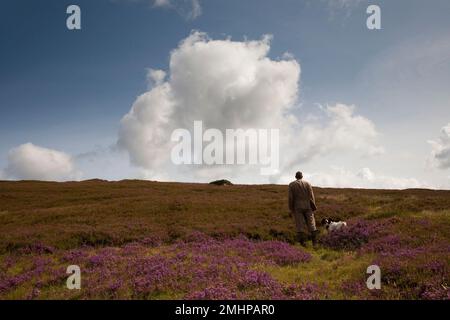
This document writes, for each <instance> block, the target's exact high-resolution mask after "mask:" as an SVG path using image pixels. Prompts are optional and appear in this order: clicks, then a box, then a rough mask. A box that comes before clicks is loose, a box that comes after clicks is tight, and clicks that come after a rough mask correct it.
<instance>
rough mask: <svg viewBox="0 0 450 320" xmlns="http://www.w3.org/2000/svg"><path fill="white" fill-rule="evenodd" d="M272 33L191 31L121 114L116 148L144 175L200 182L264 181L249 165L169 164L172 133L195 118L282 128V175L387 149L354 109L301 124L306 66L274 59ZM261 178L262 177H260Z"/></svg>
mask: <svg viewBox="0 0 450 320" xmlns="http://www.w3.org/2000/svg"><path fill="white" fill-rule="evenodd" d="M270 43H271V36H264V37H263V38H262V39H260V40H256V41H232V40H231V39H224V40H213V39H210V38H209V37H208V36H207V35H206V34H205V33H201V32H193V33H192V34H191V35H190V36H189V37H187V38H186V39H184V40H183V41H182V42H181V43H180V44H179V46H178V47H177V48H176V49H175V50H173V51H172V52H171V54H170V64H169V70H168V72H167V74H166V72H165V71H162V70H152V69H150V71H149V74H148V78H149V79H150V82H151V88H150V89H149V91H148V92H145V93H144V94H142V95H141V96H139V97H138V98H137V99H136V101H135V102H134V104H133V106H132V107H131V110H130V111H129V112H128V113H127V114H126V115H125V116H124V117H123V118H122V120H121V126H120V132H119V139H118V145H119V146H120V147H122V148H124V149H125V150H127V151H128V153H129V156H130V160H131V162H132V164H134V165H136V166H138V167H140V168H142V169H143V176H144V177H145V178H149V179H153V178H155V177H163V178H164V179H167V180H172V179H173V180H180V177H181V176H183V177H186V178H187V179H191V180H194V181H198V180H201V181H203V180H206V181H207V179H212V178H215V177H229V178H233V179H236V181H242V182H248V181H249V180H250V181H253V182H267V177H264V180H258V178H261V177H260V176H259V173H258V172H259V171H256V170H253V169H255V168H254V167H250V166H232V167H230V166H226V165H223V166H200V165H196V166H193V165H190V166H189V165H188V166H176V167H175V166H174V165H173V164H172V163H171V161H170V153H171V148H172V147H173V145H174V143H173V142H172V141H170V137H171V134H172V132H173V130H175V129H177V128H186V129H188V130H189V131H190V132H192V131H193V130H192V127H193V123H194V121H196V120H201V121H203V126H204V130H206V129H208V128H216V129H219V130H221V131H222V132H225V130H226V129H238V128H241V129H249V128H256V129H279V130H280V155H281V156H280V161H281V163H280V169H281V170H280V172H279V174H278V175H275V176H272V177H271V180H270V181H271V182H277V181H278V179H279V178H280V176H281V174H282V173H283V171H285V170H290V169H291V168H292V167H293V166H295V165H298V164H300V163H304V162H307V161H310V160H312V159H313V158H314V157H317V156H320V155H323V154H330V153H331V154H332V153H333V152H342V151H354V152H356V153H358V154H360V155H375V154H378V153H381V152H382V151H383V149H382V148H381V147H380V146H379V145H378V144H377V136H378V133H377V131H376V129H375V126H374V124H373V123H372V122H371V121H370V120H368V119H367V118H365V117H363V116H360V115H357V114H356V110H355V107H354V106H348V105H344V104H337V105H333V106H327V107H326V108H324V109H323V110H322V117H321V118H318V119H316V120H311V119H308V121H300V120H299V119H298V118H297V116H295V112H296V111H297V108H296V105H297V98H298V93H299V92H298V91H299V80H300V65H299V63H298V62H297V61H296V60H294V59H293V57H292V56H289V55H285V56H284V58H283V59H281V60H272V59H270V58H269V57H268V53H269V50H270ZM261 179H262V178H261Z"/></svg>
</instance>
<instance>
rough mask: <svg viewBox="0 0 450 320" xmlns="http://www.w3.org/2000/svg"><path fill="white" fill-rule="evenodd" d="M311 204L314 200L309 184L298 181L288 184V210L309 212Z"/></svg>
mask: <svg viewBox="0 0 450 320" xmlns="http://www.w3.org/2000/svg"><path fill="white" fill-rule="evenodd" d="M311 203H313V204H314V203H315V199H314V193H313V190H312V187H311V185H310V184H309V182H307V181H304V180H302V179H298V180H296V181H293V182H291V183H290V184H289V210H291V211H296V210H311V209H312V208H311Z"/></svg>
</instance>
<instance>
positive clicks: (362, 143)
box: [295, 103, 384, 163]
mask: <svg viewBox="0 0 450 320" xmlns="http://www.w3.org/2000/svg"><path fill="white" fill-rule="evenodd" d="M322 110H323V111H324V113H325V115H326V117H327V118H326V120H325V123H324V122H323V121H320V119H316V120H314V119H311V118H309V119H307V121H305V122H304V124H303V125H302V126H301V128H300V131H299V134H298V136H297V137H298V140H299V142H300V143H298V148H299V149H298V150H299V153H298V157H297V159H295V160H296V161H297V162H300V163H301V162H305V161H308V160H311V159H312V158H314V157H316V156H322V155H326V154H330V153H333V152H338V151H346V150H347V151H356V152H358V153H359V154H361V155H365V156H373V155H378V154H382V153H383V152H384V149H383V147H381V146H380V145H379V144H378V143H377V138H378V135H379V134H378V132H377V130H376V128H375V125H374V124H373V123H372V122H371V121H370V120H369V119H367V118H365V117H363V116H360V115H356V114H355V106H353V105H350V106H349V105H345V104H342V103H338V104H336V105H334V106H327V107H326V108H322Z"/></svg>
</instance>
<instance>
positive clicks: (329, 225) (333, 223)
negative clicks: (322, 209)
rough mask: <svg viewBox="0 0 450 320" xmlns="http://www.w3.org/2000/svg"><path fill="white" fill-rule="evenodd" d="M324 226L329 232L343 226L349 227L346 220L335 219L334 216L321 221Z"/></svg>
mask: <svg viewBox="0 0 450 320" xmlns="http://www.w3.org/2000/svg"><path fill="white" fill-rule="evenodd" d="M321 224H322V226H324V227H325V229H326V230H327V231H328V232H333V231H337V230H340V229H343V228H346V227H347V222H345V221H340V220H335V219H332V218H324V219H322V221H321Z"/></svg>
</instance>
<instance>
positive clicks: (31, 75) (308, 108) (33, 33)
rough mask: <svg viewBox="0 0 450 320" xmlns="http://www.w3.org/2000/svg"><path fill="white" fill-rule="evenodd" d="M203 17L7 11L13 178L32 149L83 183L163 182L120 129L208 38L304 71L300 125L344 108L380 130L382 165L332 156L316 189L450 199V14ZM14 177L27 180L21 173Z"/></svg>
mask: <svg viewBox="0 0 450 320" xmlns="http://www.w3.org/2000/svg"><path fill="white" fill-rule="evenodd" d="M198 3H199V4H200V6H201V14H200V15H199V16H198V17H196V18H195V19H192V18H190V17H188V13H189V12H190V10H191V9H192V6H191V4H192V2H191V1H190V0H186V1H184V0H179V1H177V0H172V3H171V4H170V5H168V6H155V5H154V3H153V1H150V0H145V1H144V0H142V1H140V0H114V1H113V0H95V1H83V0H77V1H72V2H68V1H59V0H41V1H22V0H14V1H12V0H6V1H2V9H1V10H0V41H1V42H0V43H1V50H0V136H1V137H2V139H1V140H0V168H8V166H9V167H12V165H11V164H10V163H9V162H8V161H12V160H11V159H9V158H8V154H9V152H10V150H12V149H14V148H16V147H18V146H20V145H22V144H24V143H27V142H30V143H32V144H34V145H36V146H41V147H45V148H48V149H51V150H58V151H61V152H64V153H66V154H68V155H70V156H71V157H73V162H74V166H76V167H77V169H76V171H77V172H78V173H79V175H77V177H79V178H81V179H86V178H93V177H100V178H105V179H122V178H129V177H138V178H157V177H158V175H157V176H154V177H153V176H151V175H150V176H148V174H143V173H142V172H141V171H142V170H141V169H145V170H146V171H148V170H150V171H152V169H153V168H142V165H141V166H139V165H138V166H136V163H133V161H132V162H131V163H130V161H129V158H133V156H132V155H130V154H128V153H129V152H130V150H129V149H128V150H125V151H123V150H122V151H117V150H116V148H115V147H114V146H115V144H116V142H117V140H118V132H119V130H120V127H121V124H120V120H121V118H122V117H123V116H124V115H125V114H127V113H128V112H129V111H130V108H131V106H132V105H133V103H134V102H135V100H136V98H137V97H138V96H139V95H141V94H143V93H145V92H147V91H149V90H151V88H150V85H149V83H148V80H147V72H148V68H152V69H161V70H164V71H165V72H167V73H168V74H169V75H170V73H171V70H170V66H169V62H170V53H171V52H172V51H173V50H175V49H176V48H178V46H179V43H180V41H182V40H183V39H186V38H187V37H189V35H190V34H191V33H192V31H193V30H199V31H201V32H205V33H207V35H208V37H209V38H210V39H219V40H223V39H227V38H228V37H230V38H231V40H232V41H236V42H245V41H246V39H248V40H259V39H261V38H262V37H263V35H265V34H270V35H272V36H273V38H272V40H271V42H270V51H269V53H268V58H270V59H272V60H274V61H279V60H280V59H283V54H284V53H285V52H288V53H289V54H290V55H291V56H292V57H293V59H295V61H296V62H297V63H298V64H299V65H300V68H301V74H300V81H299V84H298V99H297V100H296V102H295V108H294V111H292V114H293V115H295V116H296V117H297V118H298V119H299V121H301V122H302V121H304V120H305V119H308V118H309V117H315V116H316V117H319V118H320V117H323V114H321V112H323V110H321V109H320V108H319V107H318V105H320V106H322V108H326V106H327V105H335V104H337V103H342V104H345V105H347V106H350V105H355V106H356V107H355V117H356V116H362V117H364V118H365V119H367V120H368V121H370V122H371V123H373V125H374V126H375V128H376V131H377V133H378V134H379V136H378V138H377V139H378V140H377V144H379V145H380V146H382V148H383V149H384V153H383V154H382V155H378V156H373V157H372V156H364V155H363V156H361V154H359V153H358V154H357V153H354V151H355V150H352V149H351V148H347V149H346V148H343V149H342V150H334V149H333V150H331V149H330V150H331V151H329V152H328V151H324V153H323V154H318V155H316V156H314V157H311V159H308V160H306V161H302V162H299V163H298V167H301V168H302V170H303V171H305V172H307V173H309V174H310V175H309V176H308V175H307V177H309V178H310V179H312V180H313V182H316V183H317V184H319V185H320V184H322V185H333V186H362V187H417V186H421V187H433V188H450V171H449V168H448V166H447V163H448V162H447V161H448V160H447V159H446V158H445V157H446V155H447V154H450V152H448V148H450V147H449V142H448V140H447V137H446V136H445V135H446V131H445V130H444V129H442V128H444V127H445V126H446V125H448V124H449V123H450V112H449V110H450V93H449V92H450V90H448V89H449V87H450V51H449V50H450V45H449V44H450V19H449V17H450V2H448V1H446V0H442V1H440V0H433V1H406V0H403V1H400V0H399V1H364V0H360V1H358V0H335V1H333V0H317V1H312V0H310V1H298V0H297V1H294V0H282V1H279V0H278V1H275V0H270V1H269V0H244V1H242V0H240V1H237V0H227V1H223V0H222V1H220V0H204V1H202V0H199V2H198ZM70 4H77V5H79V6H80V8H81V12H82V30H79V31H69V30H68V29H67V28H66V25H65V22H66V18H67V14H66V13H65V11H66V8H67V6H68V5H70ZM369 4H377V5H379V6H380V8H381V12H382V20H381V21H382V29H381V30H376V31H370V30H368V29H367V27H366V19H367V14H366V8H367V6H368V5H369ZM217 63H220V61H218V62H217ZM172 72H173V71H172ZM325 121H327V120H326V119H325ZM327 125H328V124H327V123H321V126H319V127H323V126H325V127H326V126H327ZM355 134H358V133H355ZM429 140H433V141H435V142H436V144H435V146H436V145H437V146H436V147H435V148H437V149H433V146H432V145H431V144H430V143H429V142H428V141H429ZM125 149H126V148H125ZM324 150H329V149H328V148H325V149H324ZM433 150H434V151H433ZM433 152H434V153H433ZM83 155H87V156H86V157H83ZM155 156H156V155H155ZM42 161H43V160H42ZM145 170H144V171H145ZM161 170H164V169H161ZM6 171H8V170H6V169H5V172H6ZM4 175H6V176H7V178H11V179H15V178H17V176H18V175H17V174H16V177H14V170H9V173H7V172H6V173H5V174H4ZM367 175H368V176H367ZM19 176H20V175H19ZM283 176H289V172H285V173H283ZM361 177H362V178H361ZM19 178H20V177H19ZM24 178H26V176H25V177H24ZM241 178H242V179H241ZM167 179H168V180H182V181H183V180H186V181H190V180H196V181H197V180H198V181H203V180H206V181H207V180H208V178H207V177H203V178H199V176H195V175H188V176H186V177H184V176H176V177H173V176H170V175H169V176H168V178H167ZM236 179H237V181H238V182H243V183H254V182H260V181H259V180H258V179H252V178H251V177H245V178H243V177H241V176H240V177H238V178H236ZM286 179H287V178H283V179H281V180H280V181H276V182H280V183H281V181H283V182H284V180H286ZM261 182H263V181H261Z"/></svg>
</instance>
